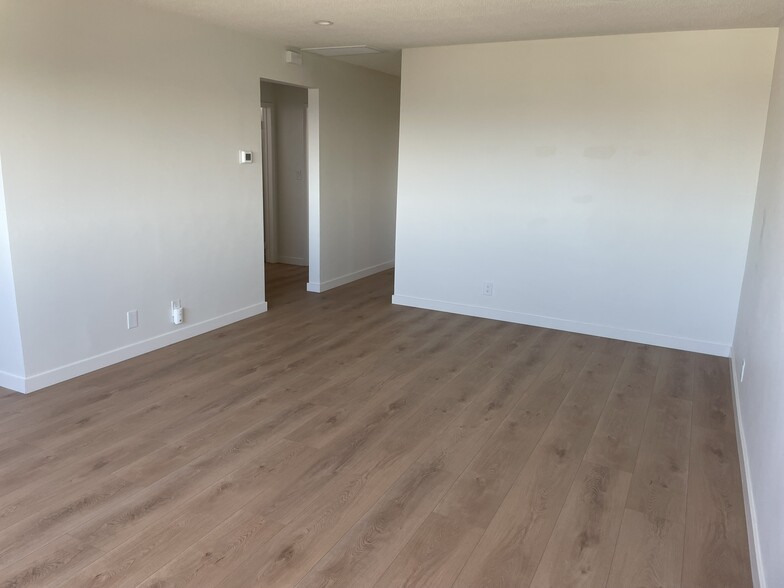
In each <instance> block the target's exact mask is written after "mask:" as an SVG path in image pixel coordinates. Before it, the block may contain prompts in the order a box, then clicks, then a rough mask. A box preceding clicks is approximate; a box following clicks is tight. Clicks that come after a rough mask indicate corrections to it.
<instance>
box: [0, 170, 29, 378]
mask: <svg viewBox="0 0 784 588" xmlns="http://www.w3.org/2000/svg"><path fill="white" fill-rule="evenodd" d="M23 379H24V358H23V357H22V339H21V335H20V333H19V317H18V314H17V308H16V292H15V291H14V275H13V270H12V267H11V250H10V245H9V242H8V221H7V218H6V212H5V194H4V191H3V166H2V161H1V160H0V387H6V388H10V387H14V388H16V387H18V386H19V385H20V383H22V381H23Z"/></svg>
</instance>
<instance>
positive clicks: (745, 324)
mask: <svg viewBox="0 0 784 588" xmlns="http://www.w3.org/2000/svg"><path fill="white" fill-rule="evenodd" d="M783 349H784V29H782V31H780V32H779V45H778V54H777V56H776V69H775V73H774V77H773V90H772V94H771V98H770V113H769V116H768V126H767V132H766V134H765V148H764V150H763V155H762V166H761V169H760V175H759V186H758V188H757V201H756V205H755V207H754V220H753V223H752V228H751V239H750V241H749V254H748V259H747V260H746V274H745V277H744V280H743V292H742V295H741V300H740V309H739V312H738V324H737V329H736V331H735V342H734V345H733V373H734V375H735V393H736V410H737V412H738V419H739V424H740V434H741V435H742V439H743V442H742V449H743V450H744V451H743V453H744V461H745V466H746V490H747V492H748V491H749V490H751V497H752V498H753V503H752V504H753V509H752V513H751V517H750V518H751V520H752V524H753V525H754V526H755V527H756V532H755V533H754V534H755V535H756V539H757V542H758V545H757V546H756V551H757V558H758V562H759V563H760V564H761V565H760V566H759V567H760V568H761V569H760V570H759V571H761V572H762V573H761V574H760V577H761V580H762V581H761V585H762V586H763V587H764V586H765V585H767V586H768V587H769V588H774V587H776V586H784V559H783V558H782V555H783V554H784V502H783V501H782V497H783V496H784V461H782V458H784V426H782V425H783V424H784V355H782V350H783ZM744 360H745V362H746V369H745V373H744V377H743V382H740V381H739V378H740V368H741V365H742V362H743V361H744ZM765 580H767V584H765Z"/></svg>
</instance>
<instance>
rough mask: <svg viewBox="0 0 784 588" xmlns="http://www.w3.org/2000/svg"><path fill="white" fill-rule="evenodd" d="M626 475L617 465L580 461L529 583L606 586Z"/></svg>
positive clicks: (538, 586)
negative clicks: (617, 468) (609, 465)
mask: <svg viewBox="0 0 784 588" xmlns="http://www.w3.org/2000/svg"><path fill="white" fill-rule="evenodd" d="M630 480H631V474H629V473H627V472H624V471H622V470H615V469H613V468H610V467H607V466H604V465H597V464H593V463H591V462H589V461H584V462H583V465H582V466H581V468H580V471H579V472H578V473H577V478H576V479H575V482H574V484H572V489H571V491H570V492H569V496H568V497H567V499H566V504H565V505H564V507H563V510H562V511H561V515H560V516H559V517H558V523H557V524H556V525H555V529H554V530H553V534H552V536H551V537H550V541H549V543H548V544H547V549H546V550H545V552H544V555H543V556H542V559H541V561H540V562H539V566H538V567H537V569H536V575H535V576H534V579H533V582H532V583H531V586H532V587H535V588H549V587H550V586H591V587H600V586H604V585H605V583H606V581H607V575H608V574H609V571H610V564H611V562H612V558H613V552H614V550H615V543H616V540H617V537H618V530H619V529H620V526H621V519H622V517H623V505H624V502H625V501H626V493H627V491H628V489H629V482H630Z"/></svg>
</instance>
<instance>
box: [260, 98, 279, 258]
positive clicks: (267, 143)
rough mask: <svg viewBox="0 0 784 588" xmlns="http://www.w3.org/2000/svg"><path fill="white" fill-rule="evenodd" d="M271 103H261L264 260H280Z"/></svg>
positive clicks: (273, 119)
mask: <svg viewBox="0 0 784 588" xmlns="http://www.w3.org/2000/svg"><path fill="white" fill-rule="evenodd" d="M273 108H274V106H273V105H272V104H271V103H264V102H262V104H261V162H262V188H263V197H264V261H266V262H269V263H277V262H278V226H277V225H278V223H277V220H276V219H277V191H276V182H275V148H274V146H275V117H274V112H273Z"/></svg>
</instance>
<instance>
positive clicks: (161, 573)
mask: <svg viewBox="0 0 784 588" xmlns="http://www.w3.org/2000/svg"><path fill="white" fill-rule="evenodd" d="M306 279H307V275H306V271H305V270H304V269H303V268H297V267H292V266H284V265H274V266H269V267H268V300H269V303H270V310H269V312H268V313H266V314H264V315H261V316H258V317H254V318H252V319H249V320H246V321H243V322H241V323H238V324H235V325H232V326H229V327H226V328H224V329H221V330H219V331H214V332H211V333H208V334H206V335H202V336H200V337H197V338H194V339H190V340H188V341H185V342H183V343H179V344H177V345H173V346H171V347H167V348H165V349H162V350H159V351H156V352H153V353H150V354H148V355H145V356H142V357H138V358H135V359H132V360H130V361H127V362H124V363H122V364H118V365H115V366H112V367H110V368H107V369H104V370H101V371H99V372H94V373H92V374H88V375H86V376H83V377H81V378H78V379H75V380H72V381H69V382H66V383H63V384H60V385H57V386H54V387H52V388H50V389H47V390H44V391H40V392H37V393H35V394H32V395H28V396H21V395H15V394H10V393H6V392H2V391H0V585H1V586H69V587H80V588H82V587H92V586H101V587H106V586H144V587H148V588H152V587H159V588H160V587H164V586H165V587H171V586H196V587H207V586H225V587H228V586H232V587H233V586H236V587H243V588H245V587H254V586H263V587H277V586H295V585H296V586H299V587H302V588H305V587H312V586H336V587H352V586H358V587H374V586H378V587H388V586H428V587H441V586H462V587H470V588H476V587H481V586H506V587H509V586H515V587H527V586H536V587H558V588H560V587H567V586H610V587H613V588H635V587H642V586H651V587H653V586H656V587H676V586H682V587H684V588H702V587H705V588H720V587H727V588H743V587H746V586H751V576H750V566H749V555H748V547H747V546H748V543H747V537H746V525H745V518H744V507H743V497H742V493H741V481H740V468H739V462H738V452H737V446H736V441H735V431H734V418H733V407H732V402H731V397H730V380H729V366H728V362H727V360H725V359H718V358H714V357H708V356H702V355H696V354H691V353H684V352H678V351H671V350H667V349H662V348H656V347H650V346H646V345H637V344H631V343H623V342H618V341H611V340H607V339H601V338H597V337H588V336H583V335H575V334H569V333H564V332H559V331H551V330H547V329H539V328H533V327H527V326H521V325H512V324H507V323H500V322H495V321H489V320H483V319H477V318H470V317H463V316H457V315H449V314H444V313H438V312H431V311H425V310H418V309H411V308H403V307H397V306H392V305H391V304H390V296H391V293H392V274H391V272H385V273H382V274H378V275H375V276H372V277H370V278H367V279H364V280H361V281H358V282H355V283H353V284H350V285H348V286H344V287H342V288H338V289H336V290H332V291H330V292H327V293H325V294H321V295H319V294H307V293H305V291H304V286H305V282H306Z"/></svg>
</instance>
